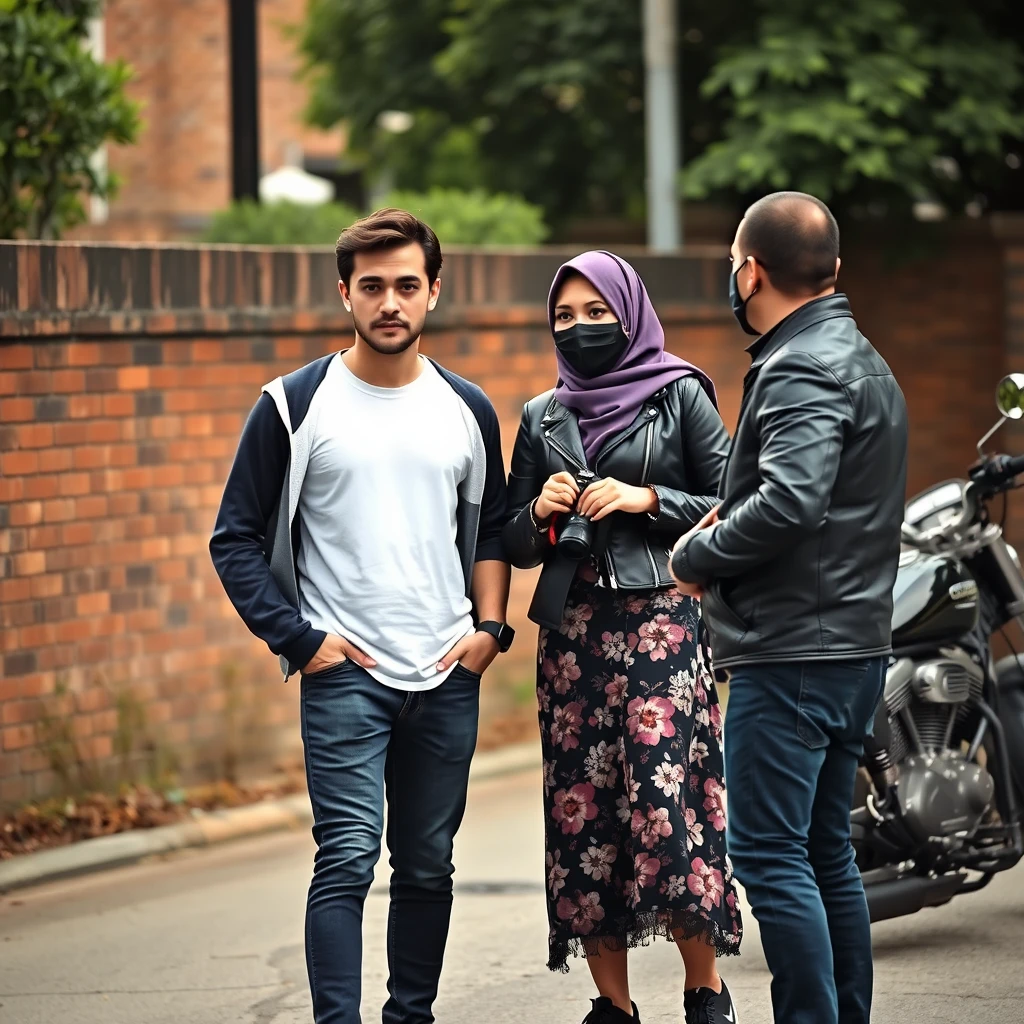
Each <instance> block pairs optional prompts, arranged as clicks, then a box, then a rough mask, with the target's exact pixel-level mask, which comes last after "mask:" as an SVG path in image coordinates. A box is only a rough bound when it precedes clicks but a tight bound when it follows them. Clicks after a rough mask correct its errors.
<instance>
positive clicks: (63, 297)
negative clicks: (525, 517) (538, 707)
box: [0, 233, 1024, 803]
mask: <svg viewBox="0 0 1024 1024" xmlns="http://www.w3.org/2000/svg"><path fill="white" fill-rule="evenodd" d="M878 250H879V247H878V246H874V247H872V246H869V245H867V244H864V245H861V246H858V247H855V248H854V250H853V251H851V252H848V253H847V254H846V256H845V260H846V264H845V267H846V269H845V270H844V274H843V277H844V286H845V287H846V289H847V290H848V291H849V293H850V294H851V297H852V299H853V302H854V305H855V309H856V310H857V313H858V315H859V318H860V321H861V324H862V326H863V327H864V329H865V331H866V333H868V334H869V336H870V337H872V339H873V340H874V341H875V342H876V344H877V345H878V347H879V348H880V349H881V350H882V352H883V353H884V354H885V355H886V357H887V358H888V359H889V360H890V362H891V363H892V365H893V366H894V368H895V369H896V372H897V373H898V375H899V377H900V380H901V382H902V383H903V386H904V389H905V390H906V392H907V395H908V399H909V402H910V407H911V418H912V442H911V465H910V477H911V484H910V486H911V489H914V490H916V489H918V488H920V487H922V486H925V485H927V484H928V483H931V482H934V481H935V480H937V479H940V478H943V477H945V476H949V475H954V474H959V473H962V472H963V470H964V468H965V466H966V465H967V463H968V462H969V461H970V458H971V452H972V445H973V442H974V440H975V439H976V438H977V436H978V435H979V434H980V433H981V432H982V431H983V430H984V428H985V427H987V426H988V425H989V423H990V421H991V420H992V418H993V412H994V410H993V405H992V402H993V399H992V395H993V393H994V387H995V382H996V379H997V377H998V376H999V375H1000V373H1001V372H1002V368H1003V364H1004V360H1005V358H1006V357H1005V354H1004V353H1005V350H1006V343H1007V337H1006V335H1005V334H1004V310H1005V309H1006V308H1009V309H1010V310H1011V312H1012V311H1015V310H1016V311H1017V312H1016V313H1014V314H1013V315H1014V316H1015V317H1016V318H1017V320H1019V319H1020V316H1019V307H1020V304H1021V303H1022V302H1024V274H1022V273H1021V272H1020V267H1021V266H1024V261H1022V260H1021V258H1020V253H1021V252H1022V251H1024V250H1021V249H1020V247H1016V248H1014V247H1013V246H1009V243H1007V242H1005V241H1002V240H1000V241H996V240H994V239H993V238H992V236H991V235H990V234H989V235H984V234H981V233H975V234H973V235H970V236H967V237H964V238H962V239H960V240H959V241H958V242H957V243H956V245H954V246H951V247H948V248H947V249H945V250H943V251H941V252H938V251H936V253H934V254H933V255H932V256H931V257H930V258H929V259H928V260H926V261H924V262H921V263H917V264H915V265H911V266H907V267H904V268H902V269H897V270H894V269H892V268H891V267H890V266H888V265H887V264H886V262H885V260H884V259H883V258H882V257H881V256H879V255H878ZM564 255H565V254H560V253H557V252H553V251H545V252H543V253H535V254H515V255H510V254H481V253H471V252H452V253H450V254H449V255H448V257H447V259H446V267H445V274H444V290H443V293H442V302H441V303H440V305H439V307H438V310H437V312H436V313H435V314H434V315H433V319H432V320H431V321H430V322H429V325H428V331H429V337H428V340H427V343H426V350H427V351H428V352H429V353H430V354H431V355H434V356H436V357H437V358H439V359H440V360H441V361H442V362H443V363H445V364H446V365H448V366H450V367H451V368H452V369H453V370H455V371H456V372H458V373H461V374H463V375H465V376H467V377H469V378H471V379H473V380H475V381H477V382H478V383H479V384H481V385H482V386H483V387H484V388H485V389H486V390H487V392H488V393H489V394H490V396H491V397H492V399H493V401H494V403H495V406H496V407H497V409H498V412H499V416H500V418H501V421H502V428H503V439H504V445H505V452H506V458H507V457H508V454H509V452H510V448H511V445H512V442H513V440H514V437H515V429H516V426H517V423H518V419H519V414H520V411H521V407H522V403H523V402H524V401H525V400H526V399H528V398H529V397H531V396H532V395H533V394H535V393H537V392H539V391H541V390H544V389H546V388H547V387H549V386H550V385H551V383H552V380H553V360H552V358H551V343H550V338H549V336H548V332H547V326H546V323H545V320H544V315H543V296H544V294H545V293H546V289H547V285H548V283H549V282H550V278H551V275H552V273H553V271H554V269H555V268H556V267H557V265H558V263H559V262H560V261H561V259H562V258H564ZM724 256H725V250H724V249H721V250H711V249H708V250H704V251H701V252H700V253H697V254H694V255H692V256H689V257H685V258H683V257H672V258H656V257H651V256H636V257H635V262H636V265H637V267H638V269H639V270H640V272H641V273H642V274H643V275H644V277H645V279H646V280H647V282H648V285H649V287H650V290H651V293H652V296H653V298H654V300H655V304H656V305H657V306H658V309H659V312H660V314H661V316H662V318H663V320H664V322H665V325H666V328H667V334H668V338H669V346H670V348H672V349H673V350H675V351H677V352H679V353H680V354H684V355H685V356H686V357H687V358H689V359H691V360H693V361H695V362H697V363H699V364H701V365H702V366H704V367H705V368H706V369H707V370H708V371H709V372H710V373H711V374H712V375H713V376H714V378H715V379H716V381H717V383H718V386H719V394H720V396H721V400H722V412H723V416H724V418H725V421H726V424H727V425H728V426H730V427H732V425H733V424H734V423H735V418H736V412H737V408H738V402H739V393H740V391H739V389H740V383H741V380H742V374H743V372H744V369H745V362H746V360H745V356H744V355H743V353H742V346H743V344H744V338H743V336H742V335H741V333H740V332H739V330H738V328H737V327H736V326H735V324H734V322H733V320H732V318H731V314H730V312H729V310H728V306H727V304H726V301H725V298H726V283H727V280H726V272H727V267H726V263H725V259H724ZM1018 264H1019V265H1018ZM1007 267H1009V268H1010V269H1007ZM1013 268H1016V269H1013ZM1004 271H1005V273H1004ZM1007 288H1009V289H1010V291H1013V292H1014V293H1015V294H1016V295H1017V297H1016V298H1010V299H1004V289H1007ZM342 314H343V311H342V310H341V307H340V305H339V303H338V302H337V300H336V291H335V273H334V269H333V265H332V257H331V254H329V253H324V252H309V251H297V250H280V251H276V250H250V251H244V250H232V249H224V248H215V249H197V248H176V247H154V248H146V247H116V246H102V245H76V244H70V243H69V244H64V245H61V244H57V245H52V244H51V245H37V244H28V243H24V244H19V243H0V315H2V320H0V657H2V665H3V672H2V676H0V802H4V803H12V802H16V801H19V800H23V799H26V798H29V797H32V796H34V795H38V794H41V793H46V792H49V791H51V790H52V789H53V788H54V787H55V785H56V782H57V780H56V778H55V776H54V774H53V770H52V761H53V757H52V753H53V752H52V749H51V747H50V746H48V744H47V741H46V734H47V733H46V729H44V728H42V727H41V722H40V715H43V716H44V718H43V720H42V725H43V726H46V728H50V726H49V725H48V724H47V723H48V722H49V721H50V720H49V719H47V718H46V717H45V716H46V715H47V714H50V715H51V716H52V715H53V714H54V713H58V714H59V715H62V716H64V720H65V721H66V723H67V724H68V726H69V728H70V729H72V730H73V732H74V734H75V735H76V737H77V738H78V739H79V741H80V744H79V745H80V749H81V751H82V753H83V755H85V756H87V757H92V758H100V759H101V760H102V759H103V758H109V757H113V756H114V755H115V754H116V751H117V747H118V742H119V740H118V736H119V725H122V724H123V718H124V703H123V701H124V696H125V694H128V695H130V697H131V699H132V700H133V701H135V702H137V703H138V704H140V705H141V706H142V707H143V708H144V710H145V718H146V721H147V723H148V725H147V730H148V732H149V733H150V734H151V740H152V743H153V744H155V745H157V746H159V747H160V748H161V749H166V750H167V751H169V752H170V753H173V754H174V755H175V756H176V757H177V758H178V759H179V760H180V762H181V767H182V769H183V770H184V772H185V773H186V775H190V776H195V775H201V774H203V773H206V772H214V771H216V770H217V767H218V765H219V763H220V762H221V761H222V760H223V757H224V755H225V744H226V743H228V742H229V741H230V742H232V743H237V744H238V745H239V747H240V749H238V750H235V751H234V754H235V755H237V756H241V757H242V758H243V759H246V758H247V759H251V760H253V761H254V762H257V763H263V764H265V763H266V761H267V759H269V758H272V757H274V756H275V755H278V754H281V753H283V752H289V751H294V750H295V749H296V747H297V744H298V734H297V728H296V724H295V722H296V694H297V687H296V686H295V685H294V684H290V685H287V686H284V685H282V684H281V682H280V678H279V676H278V674H277V672H276V662H275V659H274V658H273V657H271V656H270V655H269V654H268V653H267V652H266V649H265V648H264V647H263V645H262V644H261V643H260V642H259V641H257V640H255V639H254V638H252V637H251V636H249V634H248V633H247V631H246V630H245V629H244V627H243V626H242V625H241V624H240V622H239V621H238V620H237V618H236V616H235V614H234V612H233V611H232V609H231V608H230V606H229V605H228V602H227V600H226V598H225V597H224V595H223V592H222V590H221V587H220V583H219V581H218V580H217V579H216V577H215V575H214V573H213V570H212V567H211V566H210V563H209V557H208V554H207V549H206V545H207V540H208V537H209V533H210V529H211V525H212V522H213V518H214V515H215V510H216V506H217V503H218V501H219V498H220V493H221V487H222V483H223V480H224V477H225V475H226V473H227V469H228V466H229V464H230V460H231V457H232V455H233V452H234V448H235V444H236V442H237V437H238V434H239V431H240V429H241V426H242V423H243V420H244V417H245V415H246V413H247V411H248V410H249V408H250V407H251V406H252V404H253V402H254V401H255V400H256V398H257V397H258V394H259V388H260V386H261V385H262V384H263V383H264V382H265V381H267V380H269V379H271V378H273V377H274V376H276V375H278V374H280V373H284V372H286V371H288V370H290V369H292V368H294V367H296V366H297V365H300V364H301V363H303V362H305V361H307V360H309V359H312V358H314V357H316V356H319V355H321V354H323V353H326V352H329V351H331V350H334V349H336V348H338V347H340V345H342V344H343V343H344V339H345V337H346V336H347V334H348V331H349V325H348V323H347V321H346V319H345V317H344V316H343V315H342ZM1017 320H1013V321H1012V324H1016V325H1017V326H1018V327H1019V324H1017ZM1012 324H1011V327H1012V329H1013V330H1016V327H1013V326H1012ZM532 584H533V576H532V574H517V575H516V579H515V585H514V593H513V607H512V619H513V622H514V624H515V625H516V626H517V627H518V628H519V629H520V636H519V639H518V640H517V642H516V646H515V648H514V649H513V652H512V654H511V655H510V656H508V657H507V658H505V659H502V660H501V661H500V662H499V663H498V667H497V668H496V669H495V670H494V671H493V672H492V673H491V674H490V675H489V677H488V680H487V682H486V685H485V698H486V699H485V708H486V711H487V714H489V715H493V714H498V713H500V712H501V711H502V710H503V709H507V708H509V707H511V706H512V705H513V704H514V701H515V695H516V692H517V691H519V692H520V693H521V692H522V691H523V690H524V689H528V688H529V681H530V677H531V674H532V671H533V668H532V666H533V643H534V640H535V629H534V627H532V626H531V625H530V624H529V623H528V622H527V621H526V618H525V609H526V605H527V602H528V598H529V593H530V589H531V587H532ZM62 687H63V688H66V689H67V690H68V692H69V695H68V696H66V697H65V698H63V699H62V700H57V699H56V698H55V697H54V696H53V694H54V691H55V689H57V688H62ZM119 701H120V702H121V703H120V704H119ZM119 706H120V707H121V712H120V713H119V711H118V707H119ZM231 737H234V739H231ZM238 737H242V739H238ZM122 738H123V737H122ZM114 759H115V760H116V757H115V758H114Z"/></svg>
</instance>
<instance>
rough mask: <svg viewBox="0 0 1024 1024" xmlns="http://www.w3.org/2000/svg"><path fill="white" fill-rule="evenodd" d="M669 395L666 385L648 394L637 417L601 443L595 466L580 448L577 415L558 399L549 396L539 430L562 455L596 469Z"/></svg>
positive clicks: (584, 466) (584, 467)
mask: <svg viewBox="0 0 1024 1024" xmlns="http://www.w3.org/2000/svg"><path fill="white" fill-rule="evenodd" d="M666 394H668V388H667V387H665V388H662V389H661V390H660V391H658V392H656V393H655V394H653V395H651V397H650V398H648V399H647V401H646V402H644V404H643V406H642V407H641V408H640V411H639V412H638V413H637V415H636V419H634V420H633V422H632V423H631V424H630V425H629V426H628V427H626V428H625V429H624V430H622V431H620V432H619V433H618V434H616V435H615V436H614V437H610V438H609V439H608V440H607V441H605V443H604V444H603V445H602V446H601V450H600V451H599V452H598V453H597V457H596V458H595V459H594V465H593V466H588V465H587V455H586V452H585V451H584V449H583V438H582V437H581V436H580V425H579V420H577V418H576V414H575V413H574V412H573V411H572V410H571V409H567V408H566V407H565V406H564V405H562V403H561V402H559V401H558V399H557V398H552V399H551V401H550V402H549V403H548V407H547V409H546V410H545V412H544V418H543V419H542V420H541V424H540V426H541V430H542V431H543V433H544V436H545V438H546V439H547V441H548V443H549V444H551V445H552V447H554V448H555V449H558V450H560V451H561V452H562V453H563V454H564V455H567V456H569V457H570V459H571V460H573V461H575V462H576V463H577V464H578V465H579V467H580V468H581V469H587V468H589V469H591V470H596V468H597V464H598V462H600V461H601V459H603V458H604V457H605V456H606V455H607V454H608V452H610V451H611V450H612V449H613V448H616V447H618V445H619V444H621V443H622V442H623V441H625V440H626V439H627V438H628V437H630V436H631V435H632V434H635V433H636V432H637V430H639V429H640V428H641V427H642V426H643V425H644V424H645V423H646V422H648V420H649V419H650V418H651V417H652V416H653V415H654V413H652V411H651V410H652V409H655V408H656V406H657V404H658V403H660V402H661V399H663V398H664V397H665V395H666Z"/></svg>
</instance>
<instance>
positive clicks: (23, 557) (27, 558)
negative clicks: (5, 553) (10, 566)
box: [14, 551, 46, 576]
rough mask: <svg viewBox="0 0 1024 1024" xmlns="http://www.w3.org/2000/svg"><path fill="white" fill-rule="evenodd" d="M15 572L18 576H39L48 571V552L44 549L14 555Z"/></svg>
mask: <svg viewBox="0 0 1024 1024" xmlns="http://www.w3.org/2000/svg"><path fill="white" fill-rule="evenodd" d="M14 572H15V573H16V574H17V575H18V576H38V575H39V573H42V572H46V553H45V552H43V551H24V552H22V553H21V554H20V555H15V556H14Z"/></svg>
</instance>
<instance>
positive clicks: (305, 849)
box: [0, 774, 1024, 1024]
mask: <svg viewBox="0 0 1024 1024" xmlns="http://www.w3.org/2000/svg"><path fill="white" fill-rule="evenodd" d="M538 787H539V778H538V777H536V776H535V775H533V774H527V775H523V776H514V777H510V778H505V779H494V780H489V781H486V782H481V783H478V784H476V785H475V786H474V787H473V790H472V793H471V798H470V807H469V811H468V813H467V819H466V823H465V825H464V828H463V831H462V834H461V836H460V840H459V846H458V850H457V865H458V867H459V871H458V874H457V876H456V877H457V886H458V890H457V896H456V904H455V914H454V918H453V924H452V935H451V940H450V943H449V951H448V958H447V962H446V968H445V975H444V977H443V978H442V984H441V995H440V998H439V1000H438V1004H437V1008H436V1012H437V1018H438V1021H439V1022H440V1024H513V1022H516V1024H526V1022H529V1024H534V1022H543V1024H576V1022H578V1021H580V1020H581V1019H582V1017H583V1015H584V1013H585V1011H586V1010H587V1009H588V1008H589V1003H588V1002H587V1000H588V998H589V995H590V984H589V978H588V975H587V971H586V967H585V965H584V964H582V963H581V962H576V963H575V964H574V966H573V969H572V971H571V972H570V974H569V975H567V976H563V975H557V974H551V973H549V972H548V971H547V970H546V969H545V967H544V962H545V935H546V926H545V921H544V905H543V890H542V886H541V877H542V873H541V869H542V864H543V857H542V842H541V840H542V832H541V820H540V810H539V796H538V794H539V788H538ZM311 853H312V840H311V839H310V838H309V837H308V836H307V835H300V834H284V835H277V836H273V837H269V838H260V839H255V840H249V841H245V842H240V843H236V844H232V845H227V846H224V847H220V848H216V849H213V850H200V851H196V852H192V853H183V854H177V855H175V856H173V857H172V858H169V859H167V860H164V861H162V862H159V863H153V864H144V865H137V866H135V867H131V868H126V869H123V870H119V871H115V872H110V873H106V874H102V875H94V876H91V877H88V878H84V879H79V880H74V881H69V882H62V883H54V884H52V885H48V886H43V887H40V888H37V889H31V890H25V891H22V892H19V893H14V894H12V895H11V896H10V897H6V898H2V899H0V1022H2V1024H227V1022H245V1024H308V1022H309V1021H310V1019H311V1016H310V1011H309V996H308V993H307V989H306V978H305V961H304V956H303V951H302V917H303V904H304V898H305V889H306V885H307V882H308V879H309V872H310V864H311ZM386 870H387V869H386V866H385V865H384V864H383V863H382V864H381V865H380V869H379V873H378V881H379V883H380V882H383V880H384V879H385V878H386ZM386 901H387V897H386V895H384V894H383V892H382V891H381V890H380V889H379V888H378V887H375V891H374V893H373V894H372V895H371V897H370V899H369V901H368V903H367V908H366V963H365V967H364V975H365V984H364V1005H363V1019H364V1021H366V1022H367V1024H369V1022H372V1021H375V1020H379V1019H380V1016H379V1014H380V1006H381V1005H382V1003H383V1001H384V998H385V993H384V980H385V976H386V975H385V968H384V946H383V940H384V922H385V912H386ZM747 922H748V929H747V936H746V940H745V947H744V953H743V956H742V957H740V958H739V959H734V960H729V961H727V962H725V963H724V964H723V973H724V974H725V976H726V978H727V979H728V981H729V985H730V988H731V989H732V991H733V994H734V997H735V998H736V1002H737V1005H738V1008H739V1020H740V1021H742V1022H743V1024H769V1022H770V1021H771V1011H770V1006H769V999H768V986H769V976H768V973H767V970H766V968H765V964H764V958H763V956H762V954H761V949H760V945H759V942H758V938H757V934H756V930H755V929H756V926H755V924H754V922H753V920H752V919H751V918H750V917H749V915H748V916H747ZM875 954H876V991H875V1005H876V1013H875V1017H874V1020H875V1022H876V1024H918V1022H920V1024H925V1022H928V1024H964V1022H969V1024H1016V1022H1024V866H1021V867H1019V868H1018V869H1017V870H1016V871H1014V872H1010V873H1009V874H1007V875H1003V876H1001V877H1000V878H997V879H996V880H995V881H994V882H993V883H992V884H991V885H990V886H989V887H988V888H987V889H986V890H984V891H982V892H980V893H977V894H975V895H973V896H966V897H963V898H962V899H961V900H960V901H955V902H954V903H952V904H951V905H950V906H948V907H945V908H942V909H939V910H931V911H925V912H923V913H921V914H918V915H916V916H915V917H912V918H907V919H904V920H902V921H895V922H888V923H886V924H884V925H880V926H878V927H877V928H876V931H875ZM631 977H632V979H633V988H634V997H635V999H636V1001H637V1003H638V1004H639V1006H640V1009H641V1013H642V1016H643V1019H644V1022H645V1024H650V1022H669V1021H672V1022H679V1021H681V1020H682V1014H681V1011H680V1009H679V1005H680V990H681V987H682V985H681V982H682V977H681V970H680V964H679V958H678V954H677V953H676V951H675V949H674V947H673V946H671V945H670V944H668V943H665V942H658V943H655V944H654V945H653V946H651V947H649V948H647V949H641V950H637V951H636V953H635V954H634V956H633V968H632V970H631Z"/></svg>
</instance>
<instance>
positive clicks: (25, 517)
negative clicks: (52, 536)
mask: <svg viewBox="0 0 1024 1024" xmlns="http://www.w3.org/2000/svg"><path fill="white" fill-rule="evenodd" d="M42 521H43V505H42V502H39V501H26V502H25V503H24V504H21V505H12V506H11V526H34V525H35V524H36V523H41V522H42Z"/></svg>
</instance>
